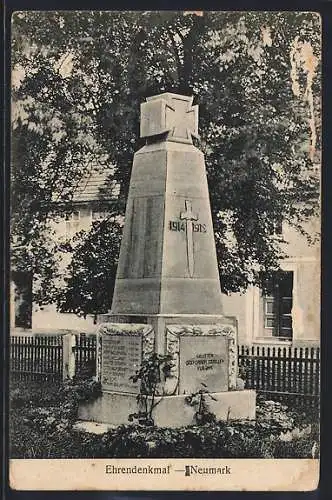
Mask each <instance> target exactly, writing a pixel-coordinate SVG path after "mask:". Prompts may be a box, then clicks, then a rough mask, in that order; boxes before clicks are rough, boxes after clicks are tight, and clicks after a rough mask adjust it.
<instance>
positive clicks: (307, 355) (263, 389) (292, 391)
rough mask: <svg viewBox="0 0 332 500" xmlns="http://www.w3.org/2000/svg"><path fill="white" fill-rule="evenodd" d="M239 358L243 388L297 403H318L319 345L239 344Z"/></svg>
mask: <svg viewBox="0 0 332 500" xmlns="http://www.w3.org/2000/svg"><path fill="white" fill-rule="evenodd" d="M238 362H239V368H240V372H242V374H243V377H244V378H245V383H246V388H248V389H256V390H257V392H259V393H262V394H264V395H266V396H267V397H270V398H271V399H276V400H279V401H283V402H285V403H289V404H290V403H291V404H293V405H294V404H295V405H297V406H313V407H315V406H317V405H318V404H319V394H320V349H319V347H266V346H258V345H256V346H250V347H249V346H243V345H241V346H238Z"/></svg>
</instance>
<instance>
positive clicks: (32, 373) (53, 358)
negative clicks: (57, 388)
mask: <svg viewBox="0 0 332 500" xmlns="http://www.w3.org/2000/svg"><path fill="white" fill-rule="evenodd" d="M62 354H63V349H62V337H61V336H47V337H46V336H45V337H39V336H38V337H32V336H31V337H22V336H17V337H11V339H10V372H11V376H12V377H13V379H16V380H46V381H47V380H49V381H58V380H61V379H62V366H63V362H62V361H63V360H62Z"/></svg>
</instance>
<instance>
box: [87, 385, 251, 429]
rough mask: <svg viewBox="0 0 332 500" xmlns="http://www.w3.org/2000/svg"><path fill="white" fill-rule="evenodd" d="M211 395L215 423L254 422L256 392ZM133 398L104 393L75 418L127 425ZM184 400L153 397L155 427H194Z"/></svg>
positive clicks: (192, 411)
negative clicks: (216, 421)
mask: <svg viewBox="0 0 332 500" xmlns="http://www.w3.org/2000/svg"><path fill="white" fill-rule="evenodd" d="M212 395H213V397H214V398H215V399H216V401H209V409H210V411H211V412H212V413H214V414H215V416H216V418H217V420H223V421H226V420H239V419H240V420H242V419H243V420H245V419H247V420H248V419H249V420H254V419H255V417H256V391H254V390H241V391H227V392H218V393H213V394H212ZM136 397H137V396H136V395H135V394H123V393H116V392H106V391H104V392H103V394H102V395H101V396H100V397H99V398H98V399H96V400H95V401H92V402H86V403H81V404H80V406H79V410H78V418H79V419H81V420H92V421H93V422H100V423H106V424H112V425H121V424H126V423H129V420H128V416H129V415H130V414H131V413H136V412H137V411H138V406H137V401H136ZM185 398H186V396H185V395H178V396H159V397H156V398H155V403H156V406H155V408H154V409H153V412H152V416H153V419H154V422H155V425H156V426H157V427H171V428H176V427H182V426H185V425H192V424H194V423H195V419H194V415H195V411H196V409H195V408H193V407H192V406H189V405H188V404H187V403H186V401H185ZM149 400H151V398H150V397H149Z"/></svg>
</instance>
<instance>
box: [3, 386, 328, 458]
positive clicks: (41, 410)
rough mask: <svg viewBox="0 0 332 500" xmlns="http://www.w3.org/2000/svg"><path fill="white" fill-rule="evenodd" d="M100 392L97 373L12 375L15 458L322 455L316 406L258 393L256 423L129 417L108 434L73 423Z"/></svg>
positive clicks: (12, 446)
mask: <svg viewBox="0 0 332 500" xmlns="http://www.w3.org/2000/svg"><path fill="white" fill-rule="evenodd" d="M99 393H100V388H99V386H98V384H97V383H95V382H93V381H92V380H81V381H77V382H75V383H74V382H68V383H65V384H61V385H56V384H54V383H49V384H45V383H38V382H22V381H21V382H12V387H11V390H10V405H11V408H10V416H9V426H10V433H9V434H10V435H9V440H10V441H9V447H10V456H11V458H135V457H136V458H147V457H151V458H160V457H165V458H180V457H183V458H296V457H298V458H312V457H313V456H314V457H315V458H316V457H317V455H318V440H319V437H318V434H319V429H318V423H317V422H318V415H317V412H308V411H307V412H302V411H298V410H296V409H294V408H293V409H292V408H287V407H285V406H283V405H281V404H280V403H276V402H273V401H264V400H262V399H261V398H258V405H257V420H256V422H247V421H242V422H241V421H237V422H233V421H231V422H210V423H206V424H205V425H190V426H186V427H181V428H179V429H168V428H162V429H160V428H156V427H144V426H141V425H137V424H130V423H129V422H128V424H124V425H121V426H119V427H117V428H115V429H111V430H109V431H108V432H106V433H103V434H93V433H88V432H85V431H82V430H78V429H76V428H74V427H73V425H74V424H75V422H76V421H77V408H78V404H79V401H82V400H87V399H91V398H94V397H96V396H97V395H98V394H99Z"/></svg>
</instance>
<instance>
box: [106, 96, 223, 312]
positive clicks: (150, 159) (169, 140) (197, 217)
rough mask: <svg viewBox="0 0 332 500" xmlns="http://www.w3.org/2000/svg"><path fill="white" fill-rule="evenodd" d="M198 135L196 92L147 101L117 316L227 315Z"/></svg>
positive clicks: (128, 211) (127, 221) (131, 193)
mask: <svg viewBox="0 0 332 500" xmlns="http://www.w3.org/2000/svg"><path fill="white" fill-rule="evenodd" d="M197 135H198V106H192V97H187V96H182V95H177V94H171V93H165V94H161V95H158V96H154V97H151V98H148V99H147V102H146V103H143V104H142V105H141V137H144V138H146V145H145V146H144V147H143V148H141V149H140V150H139V151H137V152H136V154H135V156H134V162H133V169H132V175H131V181H130V189H129V195H128V201H127V208H126V217H125V227H124V234H123V239H122V243H121V251H120V259H119V265H118V272H117V277H116V284H115V290H114V296H113V304H112V315H124V316H127V315H135V316H136V315H138V316H151V315H152V316H153V315H170V314H171V315H195V316H196V315H221V314H222V301H221V291H220V282H219V274H218V265H217V257H216V249H215V241H214V233H213V226H212V218H211V210H210V200H209V192H208V185H207V179H206V172H205V163H204V156H203V153H202V152H201V151H199V149H197V148H196V147H195V146H194V145H193V144H192V136H197ZM186 320H188V318H186ZM209 321H211V318H210V320H209Z"/></svg>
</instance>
